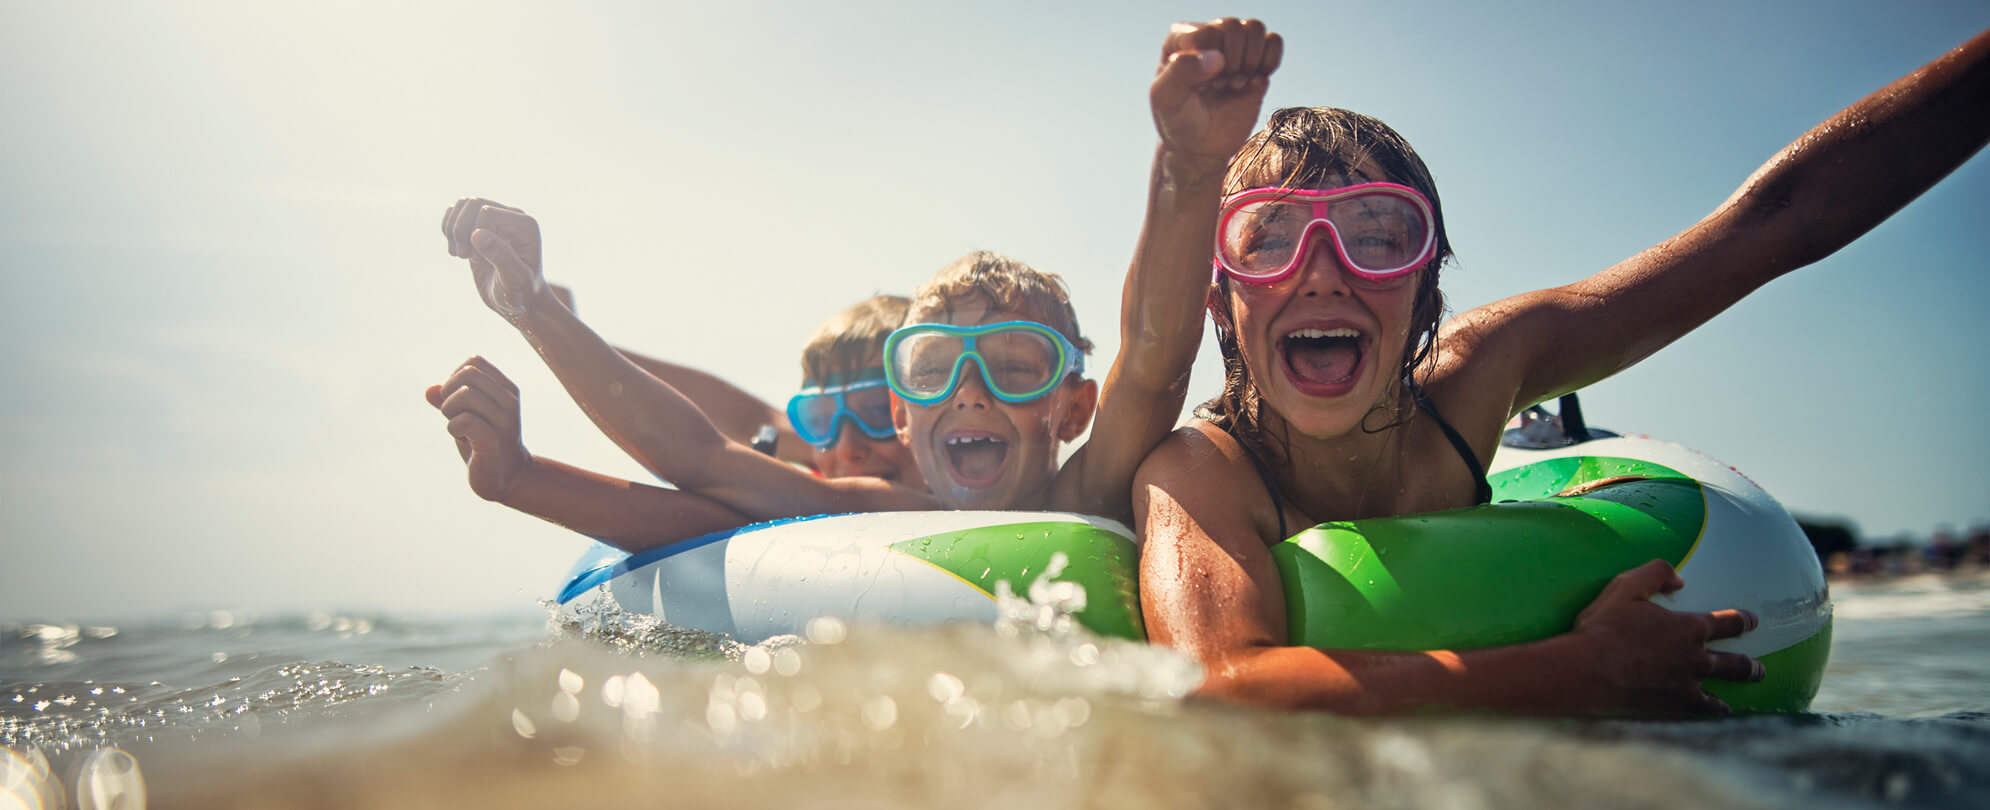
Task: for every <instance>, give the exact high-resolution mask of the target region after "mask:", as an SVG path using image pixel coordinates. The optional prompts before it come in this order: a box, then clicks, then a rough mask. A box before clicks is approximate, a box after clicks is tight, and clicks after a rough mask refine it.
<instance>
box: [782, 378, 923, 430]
mask: <svg viewBox="0 0 1990 810" xmlns="http://www.w3.org/2000/svg"><path fill="white" fill-rule="evenodd" d="M826 382H827V383H828V384H827V385H811V386H809V387H807V388H803V389H802V390H801V393H799V394H796V395H794V398H792V399H789V400H788V424H789V425H790V426H792V427H793V428H794V429H795V433H796V435H799V436H801V437H802V441H805V442H808V443H809V444H812V445H815V447H816V449H818V450H828V449H829V448H831V447H835V446H836V440H837V439H838V438H840V437H841V436H842V435H843V424H844V423H845V422H846V421H847V422H848V423H849V424H853V425H856V426H857V429H858V430H861V431H863V433H864V435H866V436H869V437H871V438H873V439H890V438H895V437H897V435H898V430H897V429H896V428H894V427H892V424H891V392H890V391H889V390H888V389H887V388H886V387H885V372H884V369H882V368H871V369H867V370H865V371H863V372H862V373H860V374H858V375H857V377H856V379H855V380H852V381H851V382H847V383H844V382H841V379H840V375H831V377H830V378H829V379H828V380H827V381H826Z"/></svg>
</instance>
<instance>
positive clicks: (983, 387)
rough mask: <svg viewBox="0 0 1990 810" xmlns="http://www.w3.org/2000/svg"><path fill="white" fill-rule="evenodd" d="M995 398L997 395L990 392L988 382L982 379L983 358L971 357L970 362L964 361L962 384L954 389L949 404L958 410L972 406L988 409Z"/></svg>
mask: <svg viewBox="0 0 1990 810" xmlns="http://www.w3.org/2000/svg"><path fill="white" fill-rule="evenodd" d="M994 399H995V397H994V396H993V395H991V394H989V393H988V384H987V383H986V382H985V381H983V380H982V379H981V360H980V359H978V358H969V360H968V362H965V363H962V364H961V366H960V386H959V387H957V388H955V389H954V395H953V397H952V398H950V399H949V400H948V401H947V404H948V405H951V406H953V407H954V408H956V409H958V410H968V409H970V408H979V409H981V410H987V409H988V407H989V406H990V405H992V404H993V400H994Z"/></svg>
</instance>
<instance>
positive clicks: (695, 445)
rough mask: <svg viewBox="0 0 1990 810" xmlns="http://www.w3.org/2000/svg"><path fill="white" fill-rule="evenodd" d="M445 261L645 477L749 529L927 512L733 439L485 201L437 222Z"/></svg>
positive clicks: (527, 221) (528, 231) (513, 220)
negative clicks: (570, 293) (855, 515)
mask: <svg viewBox="0 0 1990 810" xmlns="http://www.w3.org/2000/svg"><path fill="white" fill-rule="evenodd" d="M443 232H444V234H445V235H447V236H448V237H449V244H450V252H451V253H452V254H454V255H458V256H465V257H466V258H468V259H469V263H470V269H471V279H472V281H473V282H474V283H475V284H476V286H477V290H478V292H479V294H480V295H482V296H483V298H484V303H485V305H486V306H489V307H490V308H491V309H492V310H493V311H495V312H497V313H498V314H499V315H501V316H503V317H504V318H505V320H507V321H509V322H510V323H511V324H512V325H513V326H515V327H517V329H518V330H519V333H520V334H521V335H523V336H524V337H525V339H526V341H527V342H528V343H530V344H532V347H533V349H535V350H536V351H537V352H538V353H539V356H540V358H541V359H543V360H545V361H546V365H547V367H548V368H550V369H552V371H553V374H554V376H555V377H557V378H558V379H559V381H560V384H561V385H562V386H563V387H565V388H566V390H567V393H568V394H569V395H571V396H572V397H573V399H574V402H575V403H577V404H579V405H580V407H581V410H582V412H584V413H586V414H587V416H588V418H589V419H591V420H593V421H594V423H595V425H596V426H597V427H599V428H601V431H602V432H603V433H604V434H606V435H607V436H608V438H609V439H611V440H613V441H614V442H615V444H616V445H617V446H619V447H621V448H622V449H623V451H624V452H627V453H628V454H629V455H630V457H632V458H634V459H635V460H636V461H637V462H638V463H640V464H642V465H643V466H644V467H645V468H647V469H649V470H650V471H651V472H653V473H655V474H656V475H657V476H658V477H661V478H663V479H664V480H666V481H670V482H671V483H673V484H676V485H677V486H678V487H679V488H680V489H683V490H686V491H691V492H696V493H698V494H700V495H704V496H706V497H708V498H711V499H713V500H715V501H718V502H720V503H722V504H725V505H726V506H728V507H731V508H733V509H736V510H738V511H739V512H740V513H742V514H744V515H746V516H747V517H749V518H751V519H753V520H772V519H776V518H783V517H794V516H798V515H811V514H820V513H824V512H869V511H891V510H904V509H922V508H932V503H933V501H932V498H931V496H930V495H927V494H926V493H922V492H918V491H916V490H912V489H909V488H907V487H902V486H897V485H894V484H892V483H890V482H887V481H884V480H881V479H877V478H839V479H834V480H824V479H821V478H817V477H815V476H814V475H811V474H809V473H806V472H803V471H801V470H797V469H795V468H794V467H792V466H789V465H788V464H787V463H785V462H782V461H780V460H778V459H775V458H772V457H769V456H767V455H765V454H763V453H759V452H757V451H755V450H753V448H751V447H749V446H747V445H745V444H743V443H740V442H737V441H733V440H731V439H729V438H727V437H726V436H725V434H723V433H721V432H720V431H719V430H718V428H717V427H716V426H714V425H713V424H712V422H711V420H710V419H709V418H707V417H706V416H705V414H704V412H703V411H701V410H699V409H698V407H697V405H696V404H695V403H693V402H692V401H691V400H689V399H687V398H685V397H684V395H683V394H681V393H679V392H678V391H677V390H676V389H674V388H672V387H670V385H669V384H667V383H665V382H663V381H662V380H659V379H657V378H656V377H653V376H651V375H650V374H649V373H648V372H646V371H644V370H642V369H641V368H639V367H637V366H636V364H634V363H632V362H630V361H629V359H628V358H626V357H623V356H622V355H621V354H620V353H619V352H617V351H616V350H615V349H614V347H612V346H610V345H608V343H607V341H605V340H603V339H602V338H601V336H600V335H598V334H595V332H594V330H593V329H590V328H588V326H587V324H585V323H582V322H581V320H580V319H579V318H578V317H576V316H575V315H574V314H573V312H572V311H571V310H569V309H567V308H566V307H565V306H562V305H561V304H560V303H559V301H558V300H557V299H556V298H554V296H553V294H552V292H551V290H550V289H549V288H548V285H547V284H546V283H545V281H544V279H543V277H542V276H541V271H540V264H539V253H538V247H539V228H538V223H537V222H536V221H534V220H533V219H532V218H531V217H530V216H527V215H526V214H525V213H524V212H522V211H519V210H518V209H515V208H509V207H506V206H502V205H498V204H495V203H491V202H489V201H487V200H478V199H468V200H463V201H460V202H458V203H457V204H456V205H455V206H454V207H452V208H451V209H450V211H449V212H448V214H447V215H445V217H444V218H443Z"/></svg>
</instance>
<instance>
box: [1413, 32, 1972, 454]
mask: <svg viewBox="0 0 1990 810" xmlns="http://www.w3.org/2000/svg"><path fill="white" fill-rule="evenodd" d="M1986 140H1990V32H1984V33H1981V34H1978V35H1977V36H1976V37H1975V38H1974V39H1971V40H1970V41H1969V42H1967V43H1964V44H1963V45H1962V46H1961V47H1959V48H1957V49H1955V50H1953V51H1951V52H1949V53H1947V54H1945V55H1943V56H1942V57H1941V58H1939V59H1936V60H1934V61H1933V62H1930V63H1928V64H1927V65H1925V66H1923V67H1922V68H1920V69H1919V70H1916V71H1914V72H1912V73H1909V74H1907V75H1906V76H1904V77H1902V78H1901V79H1899V80H1898V81H1895V82H1893V83H1892V84H1889V85H1887V86H1886V87H1883V88H1880V89H1879V90H1878V91H1877V92H1875V93H1873V94H1872V95H1869V96H1866V97H1865V98H1863V99H1860V100H1859V101H1858V102H1857V103H1855V104H1853V105H1852V106H1850V107H1847V108H1845V109H1844V110H1843V111H1841V112H1839V113H1838V114H1837V115H1834V116H1832V117H1831V118H1829V119H1827V120H1825V121H1824V122H1823V123H1821V124H1818V125H1817V126H1816V127H1814V128H1812V129H1811V130H1810V131H1809V132H1806V133H1804V134H1803V135H1802V136H1801V137H1799V138H1797V139H1796V141H1795V142H1793V143H1791V144H1790V145H1789V146H1787V147H1785V148H1784V149H1783V150H1782V151H1780V152H1778V153H1776V155H1775V156H1774V157H1771V158H1770V159H1769V161H1768V162H1767V163H1765V164H1763V165H1762V167H1761V168H1760V169H1757V170H1756V171H1755V173H1754V174H1753V175H1751V176H1750V177H1749V178H1748V179H1747V180H1746V181H1744V182H1743V183H1742V184H1741V187H1740V188H1739V189H1737V190H1736V191H1735V192H1734V195H1733V196H1731V197H1729V198H1728V200H1727V201H1726V202H1725V203H1723V204H1722V205H1721V206H1720V207H1719V208H1718V209H1716V210H1715V211H1714V212H1713V213H1711V214H1709V215H1707V217H1706V218H1705V219H1702V220H1700V222H1698V223H1697V224H1695V225H1693V226H1692V227H1690V228H1688V229H1686V230H1685V231H1683V232H1681V233H1680V234H1678V235H1677V236H1674V237H1672V238H1670V239H1667V240H1665V241H1664V242H1661V243H1659V244H1658V245H1656V246H1654V247H1652V248H1650V249H1647V250H1645V251H1643V252H1641V253H1639V254H1637V255H1635V256H1632V257H1631V258H1629V259H1625V260H1624V261H1622V262H1619V263H1618V264H1617V265H1616V266H1614V267H1611V268H1609V269H1607V270H1604V271H1603V272H1601V273H1598V274H1596V275H1594V276H1591V277H1589V278H1587V279H1584V280H1582V281H1579V282H1576V283H1574V284H1570V285H1568V286H1565V287H1559V288H1555V289H1551V290H1541V291H1538V292H1533V293H1528V294H1525V295H1521V296H1516V297H1514V298H1510V299H1507V300H1505V301H1501V302H1498V303H1495V304H1492V305H1490V306H1488V307H1484V308H1482V309H1480V310H1475V311H1473V312H1469V313H1466V314H1465V315H1463V316H1460V317H1459V318H1458V319H1456V320H1454V321H1453V322H1452V323H1450V324H1447V325H1446V329H1445V332H1446V336H1445V339H1446V340H1450V339H1451V338H1453V337H1454V336H1455V337H1460V338H1463V339H1464V343H1463V345H1464V346H1468V347H1470V348H1472V349H1474V350H1475V351H1473V352H1471V353H1472V354H1475V355H1476V357H1475V358H1474V359H1473V360H1472V361H1471V363H1470V364H1469V365H1472V366H1473V367H1475V368H1478V369H1485V370H1492V369H1495V368H1496V367H1498V366H1500V365H1505V366H1507V368H1505V369H1504V370H1502V371H1500V373H1502V374H1504V375H1507V376H1506V378H1505V379H1506V380H1513V381H1517V383H1518V384H1517V385H1513V384H1508V385H1506V386H1505V390H1506V392H1507V393H1510V394H1512V395H1513V397H1514V398H1513V400H1512V402H1511V406H1510V408H1508V411H1509V412H1512V411H1517V410H1518V409H1520V408H1524V407H1526V406H1527V405H1530V404H1533V403H1534V402H1537V401H1540V400H1543V399H1547V398H1551V397H1554V396H1556V395H1559V394H1562V393H1566V392H1567V391H1570V390H1574V389H1576V388H1580V387H1582V386H1584V385H1587V384H1589V383H1592V382H1595V381H1596V380H1599V379H1602V378H1604V377H1607V376H1609V375H1611V374H1614V373H1616V372H1617V371H1620V370H1622V369H1624V368H1626V367H1628V366H1630V365H1631V364H1633V363H1636V362H1637V361H1639V360H1641V359H1643V358H1645V357H1646V356H1649V355H1650V354H1651V353H1653V352H1655V351H1657V350H1658V349H1659V348H1661V347H1663V346H1665V345H1666V344H1668V343H1671V342H1672V341H1673V340H1676V339H1678V338H1679V337H1680V336H1682V335H1684V334H1685V333H1687V332H1689V331H1691V330H1692V329H1694V328H1696V327H1698V326H1699V325H1700V324H1702V323H1705V322H1706V321H1707V320H1708V319H1710V318H1712V317H1713V316H1714V315H1716V314H1719V313H1720V312H1721V311H1722V310H1725V309H1727V308H1728V307H1729V306H1731V305H1732V304H1734V303H1735V302H1736V301H1739V300H1741V298H1742V297H1743V296H1745V295H1747V294H1749V293H1750V292H1753V291H1754V290H1755V289H1756V288H1758V287H1761V286H1762V285H1763V284H1766V283H1768V282H1769V281H1770V280H1771V279H1774V278H1776V277H1777V276H1780V275H1782V274H1784V273H1787V272H1789V271H1791V270H1795V269H1797V268H1799V267H1803V266H1804V265H1807V264H1810V263H1811V262H1815V261H1817V260H1819V259H1822V258H1824V257H1825V256H1829V255H1831V254H1832V253H1833V252H1836V251H1837V250H1838V249H1839V248H1842V247H1844V246H1845V245H1847V244H1849V243H1851V241H1852V240H1854V239H1857V238H1858V237H1859V236H1860V235H1862V234H1864V233H1865V232H1867V231H1869V230H1871V229H1872V228H1873V227H1875V226H1877V225H1878V224H1879V223H1880V222H1882V221H1885V219H1886V218H1887V217H1889V216H1892V215H1893V213H1894V212H1895V211H1898V210H1900V209H1901V208H1902V207H1903V206H1905V205H1907V203H1908V202H1910V201H1912V200H1913V199H1914V198H1915V197H1918V196H1920V195H1921V193H1922V192H1924V191H1926V190H1928V188H1929V187H1931V186H1933V185H1934V184H1935V183H1936V182H1937V181H1939V180H1941V178H1943V177H1944V176H1946V175H1948V173H1949V172H1951V171H1953V170H1955V168H1956V167H1958V166H1960V165H1962V164H1963V162H1965V161H1967V160H1969V158H1970V156H1971V155H1974V154H1976V152H1977V151H1978V150H1980V149H1982V147H1983V144H1984V142H1985V141H1986ZM1902 272H1903V273H1911V268H1910V269H1903V270H1902ZM1906 277H1911V276H1906V275H1903V278H1906ZM1476 373H1478V372H1476V371H1475V372H1474V374H1476ZM1502 404H1504V403H1502ZM1500 418H1501V419H1502V420H1503V419H1504V416H1501V417H1500Z"/></svg>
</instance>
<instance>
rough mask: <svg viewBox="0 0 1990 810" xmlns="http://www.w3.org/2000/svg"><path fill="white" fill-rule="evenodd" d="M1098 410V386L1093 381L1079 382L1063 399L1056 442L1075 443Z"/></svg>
mask: <svg viewBox="0 0 1990 810" xmlns="http://www.w3.org/2000/svg"><path fill="white" fill-rule="evenodd" d="M1098 410H1099V384H1098V382H1097V381H1095V380H1079V381H1078V385H1077V386H1076V387H1075V388H1073V389H1072V390H1071V393H1070V394H1069V395H1067V396H1066V397H1065V399H1064V412H1063V413H1062V414H1059V415H1058V419H1057V440H1058V441H1060V442H1071V441H1077V440H1078V437H1079V436H1081V435H1083V434H1084V432H1085V428H1086V427H1089V426H1090V425H1091V424H1092V416H1093V414H1096V413H1098Z"/></svg>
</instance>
